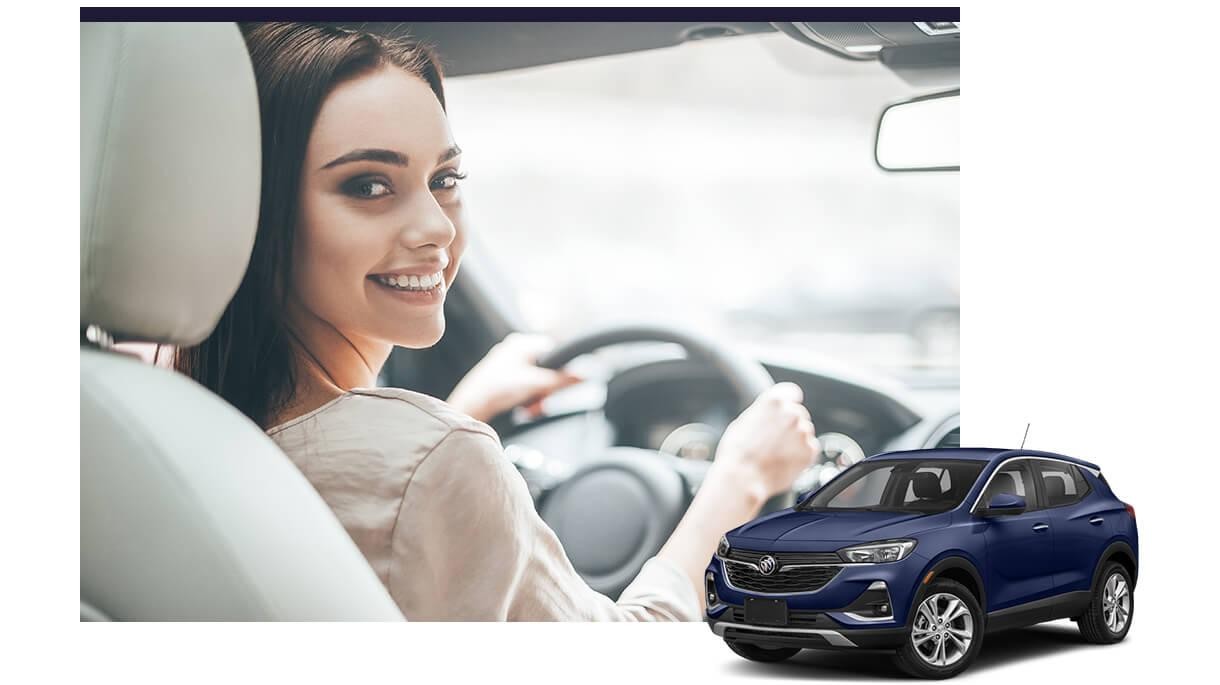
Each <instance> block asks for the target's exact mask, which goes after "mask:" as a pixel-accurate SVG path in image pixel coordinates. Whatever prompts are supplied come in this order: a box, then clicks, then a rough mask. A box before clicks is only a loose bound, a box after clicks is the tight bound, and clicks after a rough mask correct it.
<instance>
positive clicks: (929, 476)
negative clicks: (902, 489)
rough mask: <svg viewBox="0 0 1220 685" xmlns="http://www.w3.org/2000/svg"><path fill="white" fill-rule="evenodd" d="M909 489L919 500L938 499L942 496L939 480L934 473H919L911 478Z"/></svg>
mask: <svg viewBox="0 0 1220 685" xmlns="http://www.w3.org/2000/svg"><path fill="white" fill-rule="evenodd" d="M911 489H912V490H913V491H914V493H915V496H916V497H918V498H919V499H939V498H940V496H941V495H942V494H943V493H942V492H941V489H940V478H938V477H937V476H936V474H935V473H928V472H927V471H921V472H919V473H916V474H915V475H913V476H911Z"/></svg>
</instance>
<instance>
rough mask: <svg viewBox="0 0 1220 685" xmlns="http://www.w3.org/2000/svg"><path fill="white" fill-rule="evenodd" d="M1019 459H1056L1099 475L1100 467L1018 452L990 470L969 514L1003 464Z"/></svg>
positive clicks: (977, 505) (976, 510)
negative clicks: (1095, 467)
mask: <svg viewBox="0 0 1220 685" xmlns="http://www.w3.org/2000/svg"><path fill="white" fill-rule="evenodd" d="M1021 459H1042V460H1045V461H1057V462H1059V463H1061V464H1067V465H1068V466H1075V467H1076V468H1078V469H1084V470H1085V471H1088V472H1089V473H1091V474H1093V475H1094V476H1098V477H1100V476H1101V469H1094V468H1090V467H1088V466H1085V465H1084V464H1077V463H1076V462H1074V461H1068V460H1067V459H1057V458H1055V457H1040V456H1038V455H1036V454H1018V455H1015V456H1012V457H1007V458H1005V459H1004V461H1002V462H1000V463H999V464H996V467H995V470H994V471H992V472H991V475H990V476H987V482H986V483H983V489H982V490H979V494H978V495H977V496H975V498H974V504H972V505H970V513H971V514H975V513H977V512H978V508H979V502H980V501H982V499H983V495H985V494H987V488H989V487H991V479H993V478H995V477H996V474H997V473H999V472H1000V471H1002V470H1003V469H1004V466H1005V465H1006V464H1007V463H1008V462H1010V461H1019V460H1021ZM1031 475H1032V474H1031ZM1090 487H1091V486H1090ZM1085 494H1088V493H1085ZM1078 501H1079V500H1078ZM1073 504H1075V502H1073ZM1059 506H1065V505H1062V504H1061V505H1059ZM1054 508H1055V507H1046V509H1054Z"/></svg>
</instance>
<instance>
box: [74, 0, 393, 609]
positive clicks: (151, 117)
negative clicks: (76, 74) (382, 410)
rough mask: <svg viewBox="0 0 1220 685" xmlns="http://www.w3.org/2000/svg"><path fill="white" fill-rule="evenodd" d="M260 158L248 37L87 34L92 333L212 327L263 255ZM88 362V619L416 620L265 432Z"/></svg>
mask: <svg viewBox="0 0 1220 685" xmlns="http://www.w3.org/2000/svg"><path fill="white" fill-rule="evenodd" d="M259 155H260V145H259V120H258V99H257V92H256V88H255V83H254V76H253V73H252V69H251V66H250V61H249V57H248V55H247V53H246V49H245V44H244V41H243V40H242V37H241V34H240V32H239V31H238V29H237V27H236V26H234V25H232V24H188V25H176V24H82V25H81V329H82V339H83V338H84V337H85V336H84V333H83V331H85V329H86V327H89V330H90V332H91V339H95V338H100V339H103V340H105V339H108V338H110V337H112V336H113V337H119V338H122V339H124V340H140V341H151V342H165V343H173V344H179V345H191V344H195V343H198V342H199V341H200V340H202V339H203V338H204V337H206V336H207V335H208V333H209V332H210V331H211V330H212V328H213V327H214V326H215V325H216V322H217V320H218V319H219V318H220V315H221V313H222V312H223V311H224V308H225V306H226V304H227V302H228V300H229V299H230V298H231V297H232V295H233V293H234V292H235V291H236V289H237V286H238V284H239V283H240V281H241V278H242V274H243V273H244V271H245V268H246V265H247V262H248V260H249V257H250V250H251V247H252V246H253V242H254V234H255V228H256V225H257V221H258V198H259V178H260V160H259ZM98 331H100V332H101V334H99V335H92V334H93V333H96V332H98ZM80 362H81V387H80V392H81V398H80V415H81V418H80V420H81V455H80V462H81V482H80V486H81V502H80V504H81V507H80V511H81V541H80V547H81V567H80V573H81V589H80V591H81V598H80V599H81V619H82V620H86V619H106V618H108V619H117V620H133V619H134V620H142V619H143V620H167V619H182V620H212V619H216V620H279V619H287V620H313V619H318V620H329V619H367V620H401V619H402V615H401V614H400V613H399V611H398V609H397V607H396V606H395V605H394V603H393V600H391V599H390V597H389V595H388V594H387V593H386V591H385V588H384V587H383V586H382V584H381V583H380V581H379V580H378V579H377V576H376V574H374V573H373V570H372V569H371V568H370V567H369V566H368V564H367V563H366V562H365V560H364V557H363V556H362V555H361V554H360V551H359V550H358V549H357V548H356V546H355V544H354V543H353V542H352V540H351V538H350V537H349V536H348V535H347V533H346V531H344V530H343V527H342V526H341V525H340V524H339V522H338V521H337V520H336V519H335V517H334V515H333V514H332V513H331V511H330V509H329V508H328V507H327V506H326V504H325V503H324V502H323V501H322V499H321V498H320V497H319V496H318V494H317V492H316V491H314V489H313V488H312V487H311V486H310V484H309V482H308V481H307V480H306V479H305V478H304V476H302V475H301V473H300V472H299V471H298V470H297V469H296V468H295V467H294V466H293V465H292V463H291V462H290V461H289V460H288V459H287V457H285V456H284V455H283V454H282V453H281V452H280V451H279V450H278V448H277V447H276V446H275V444H274V443H273V442H272V441H271V440H270V438H268V437H267V436H266V435H265V434H264V433H263V432H262V431H261V430H260V429H259V428H258V426H256V425H255V424H254V423H253V422H251V421H249V420H248V419H247V418H246V417H245V416H243V415H242V414H241V413H240V412H238V411H237V410H236V409H234V408H233V407H231V406H230V405H228V404H227V403H225V402H224V401H223V400H221V399H220V398H219V397H217V396H215V395H213V394H212V393H210V392H208V391H207V390H206V389H204V388H203V387H202V386H200V385H198V384H197V383H195V382H194V381H192V380H190V379H189V378H186V377H185V376H182V375H180V374H177V373H174V372H172V371H169V370H167V369H163V368H158V367H154V366H150V365H147V364H144V363H142V362H141V361H139V360H137V359H135V358H133V357H128V356H126V355H123V354H122V353H119V352H116V351H113V350H111V349H107V347H106V345H105V344H102V345H94V344H91V343H90V344H85V343H82V348H81V359H80Z"/></svg>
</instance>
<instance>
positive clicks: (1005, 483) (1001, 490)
mask: <svg viewBox="0 0 1220 685" xmlns="http://www.w3.org/2000/svg"><path fill="white" fill-rule="evenodd" d="M988 489H989V490H990V492H991V494H992V495H993V496H994V495H1000V494H1005V495H1015V494H1017V479H1016V478H1015V477H1013V475H1012V474H1011V473H1009V472H1008V471H1002V472H1000V473H997V474H995V479H994V480H992V481H991V487H990V488H988Z"/></svg>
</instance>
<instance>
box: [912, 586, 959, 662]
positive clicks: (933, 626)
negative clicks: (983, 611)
mask: <svg viewBox="0 0 1220 685" xmlns="http://www.w3.org/2000/svg"><path fill="white" fill-rule="evenodd" d="M973 640H974V617H973V616H972V615H971V614H970V608H969V607H967V606H966V603H965V602H963V601H962V600H961V598H959V597H957V596H956V595H951V594H949V593H947V592H940V593H937V594H935V595H932V596H931V597H928V598H927V599H925V600H924V601H923V602H922V603H921V604H920V605H919V608H918V609H917V610H916V613H915V621H914V623H913V624H912V625H911V644H912V645H913V646H914V647H915V653H916V654H918V655H919V657H920V658H921V659H923V660H924V661H925V662H927V663H928V664H931V665H932V666H936V667H939V668H944V667H946V666H952V665H953V664H955V663H957V662H958V661H960V660H961V659H962V657H964V656H966V653H967V652H969V651H970V643H971V642H972V641H973Z"/></svg>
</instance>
